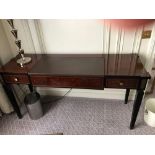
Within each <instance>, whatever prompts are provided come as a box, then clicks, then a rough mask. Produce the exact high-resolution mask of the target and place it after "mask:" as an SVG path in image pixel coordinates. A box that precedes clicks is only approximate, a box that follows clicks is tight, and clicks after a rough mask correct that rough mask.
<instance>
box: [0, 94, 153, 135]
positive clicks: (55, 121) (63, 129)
mask: <svg viewBox="0 0 155 155" xmlns="http://www.w3.org/2000/svg"><path fill="white" fill-rule="evenodd" d="M132 105H133V102H131V101H129V103H128V104H127V105H125V104H124V103H123V101H121V100H103V99H88V98H77V97H65V98H63V99H61V100H57V101H55V99H54V98H51V97H48V96H46V97H44V98H43V107H44V112H45V114H44V116H43V117H42V118H40V119H39V120H31V119H30V118H29V115H28V114H27V113H26V114H24V117H23V119H18V118H17V116H16V115H15V114H14V113H12V114H9V115H5V116H3V117H2V118H0V134H2V135H4V134H6V135H7V134H9V135H12V134H13V135H14V134H15V135H21V134H22V135H29V134H30V135H54V134H56V135H59V134H60V135H62V134H63V135H72V134H73V135H83V134H84V135H88V134H89V135H107V134H108V135H128V134H138V135H141V134H146V135H147V134H155V128H151V127H149V126H147V125H146V124H145V123H144V121H143V105H142V107H141V110H140V113H139V115H138V118H137V122H136V126H135V127H136V128H135V129H134V130H130V129H129V123H130V117H131V111H132ZM22 111H23V113H24V111H25V109H24V108H22Z"/></svg>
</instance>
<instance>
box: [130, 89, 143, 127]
mask: <svg viewBox="0 0 155 155" xmlns="http://www.w3.org/2000/svg"><path fill="white" fill-rule="evenodd" d="M143 95H144V91H143V90H137V94H136V98H135V101H134V104H133V110H132V116H131V122H130V129H133V128H134V125H135V122H136V119H137V115H138V112H139V108H140V105H141V102H142V99H143Z"/></svg>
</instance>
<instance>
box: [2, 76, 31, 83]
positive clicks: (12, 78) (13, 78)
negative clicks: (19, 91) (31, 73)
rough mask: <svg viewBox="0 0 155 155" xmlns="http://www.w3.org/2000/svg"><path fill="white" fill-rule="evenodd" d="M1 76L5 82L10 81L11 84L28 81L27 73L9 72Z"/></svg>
mask: <svg viewBox="0 0 155 155" xmlns="http://www.w3.org/2000/svg"><path fill="white" fill-rule="evenodd" d="M3 77H4V79H5V81H6V82H7V83H12V84H16V83H21V84H29V83H30V82H29V78H28V76H27V75H21V74H20V75H15V74H9V75H4V76H3Z"/></svg>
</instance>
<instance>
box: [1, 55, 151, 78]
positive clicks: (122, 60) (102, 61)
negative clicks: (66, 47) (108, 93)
mask: <svg viewBox="0 0 155 155" xmlns="http://www.w3.org/2000/svg"><path fill="white" fill-rule="evenodd" d="M29 56H31V57H32V62H31V63H30V64H27V65H25V67H23V68H21V67H19V66H18V65H17V64H16V61H15V59H12V60H10V61H9V62H8V63H7V64H6V65H4V66H3V67H2V68H1V69H0V72H3V73H15V74H16V73H20V74H22V73H24V74H25V73H28V74H33V75H34V74H39V75H62V76H101V77H102V76H132V77H134V76H135V77H137V76H138V77H145V78H150V75H149V73H148V72H147V71H146V70H145V68H144V66H143V64H142V63H141V60H140V58H139V56H138V55H137V54H103V55H96V54H91V55H90V54H89V55H86V54H84V55H79V54H75V55H69V54H66V55H55V54H43V55H42V54H37V55H34V54H30V55H29Z"/></svg>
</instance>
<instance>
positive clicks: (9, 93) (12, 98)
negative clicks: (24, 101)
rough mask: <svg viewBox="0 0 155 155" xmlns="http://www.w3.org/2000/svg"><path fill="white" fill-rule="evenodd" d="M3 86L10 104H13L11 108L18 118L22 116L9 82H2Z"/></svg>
mask: <svg viewBox="0 0 155 155" xmlns="http://www.w3.org/2000/svg"><path fill="white" fill-rule="evenodd" d="M3 88H4V90H5V92H6V94H7V96H8V98H9V100H10V102H11V104H12V106H13V109H14V111H15V112H16V114H17V116H18V118H22V114H21V112H20V108H19V106H18V104H17V101H16V98H15V96H14V94H13V91H12V88H11V86H10V85H9V84H4V85H3Z"/></svg>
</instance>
